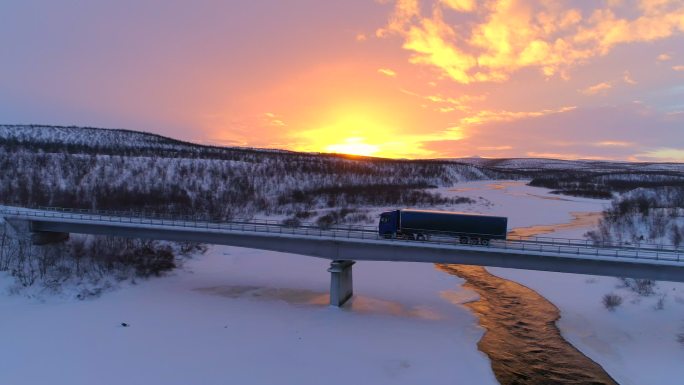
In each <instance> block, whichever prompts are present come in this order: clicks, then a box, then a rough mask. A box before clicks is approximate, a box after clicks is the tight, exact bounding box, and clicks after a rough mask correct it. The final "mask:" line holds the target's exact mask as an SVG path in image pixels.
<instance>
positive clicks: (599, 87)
mask: <svg viewBox="0 0 684 385" xmlns="http://www.w3.org/2000/svg"><path fill="white" fill-rule="evenodd" d="M611 88H613V85H612V84H610V83H608V82H602V83H598V84H594V85H593V86H589V87H587V88H585V89H582V90H580V92H581V93H583V94H586V95H596V94H598V93H600V92H605V91H608V90H609V89H611Z"/></svg>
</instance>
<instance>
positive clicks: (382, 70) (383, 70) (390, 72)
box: [378, 68, 397, 78]
mask: <svg viewBox="0 0 684 385" xmlns="http://www.w3.org/2000/svg"><path fill="white" fill-rule="evenodd" d="M378 73H381V74H383V75H385V76H389V77H391V78H393V77H396V76H397V73H396V72H394V71H393V70H391V69H389V68H378Z"/></svg>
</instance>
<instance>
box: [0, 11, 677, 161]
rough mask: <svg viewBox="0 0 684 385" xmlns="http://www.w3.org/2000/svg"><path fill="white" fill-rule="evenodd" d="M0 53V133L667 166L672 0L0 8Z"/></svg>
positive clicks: (672, 129) (672, 107)
mask: <svg viewBox="0 0 684 385" xmlns="http://www.w3.org/2000/svg"><path fill="white" fill-rule="evenodd" d="M0 57H1V60H0V117H1V118H2V119H0V120H1V121H0V123H38V124H56V125H87V126H99V127H109V128H127V129H138V130H143V131H151V132H155V133H159V134H163V135H167V136H172V137H175V138H179V139H184V140H191V141H195V142H201V143H210V144H221V145H231V146H232V145H237V146H251V147H270V148H284V149H291V150H301V151H315V152H341V153H352V154H362V155H373V156H381V157H400V158H438V157H439V158H447V157H465V156H474V155H477V156H483V157H513V156H517V157H557V158H567V159H575V158H587V159H618V160H638V161H653V160H656V161H672V160H674V161H682V160H684V1H681V0H631V1H629V0H604V1H599V0H596V1H589V0H586V1H562V0H539V1H531V0H529V1H528V0H517V1H516V0H487V1H474V0H399V1H390V0H375V1H374V0H345V1H322V0H317V1H313V0H290V1H283V0H255V1H210V0H201V1H192V2H190V1H180V0H169V1H146V0H142V1H137V0H136V1H133V0H122V1H112V2H100V1H88V2H83V1H68V0H67V1H59V2H56V1H47V0H46V1H21V2H19V1H17V2H2V4H0Z"/></svg>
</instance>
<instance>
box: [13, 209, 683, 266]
mask: <svg viewBox="0 0 684 385" xmlns="http://www.w3.org/2000/svg"><path fill="white" fill-rule="evenodd" d="M0 213H2V214H5V215H14V216H25V217H34V218H35V217H39V218H61V219H72V220H73V219H77V220H82V221H104V222H117V223H132V224H140V225H161V226H174V227H191V228H198V229H211V230H227V231H243V232H244V231H253V232H267V233H280V234H292V235H307V236H321V237H332V238H350V239H352V238H353V239H367V240H382V241H391V242H415V241H412V240H407V239H389V238H385V237H382V236H380V235H379V234H378V231H377V228H376V227H374V226H373V227H371V226H348V227H330V228H323V227H320V226H317V225H315V224H312V223H308V224H302V225H301V226H286V225H284V224H283V223H282V221H277V220H267V219H257V220H255V219H234V220H230V221H211V220H206V219H199V218H196V217H193V216H175V217H174V216H170V215H168V214H166V215H157V216H155V215H154V214H150V213H142V212H137V213H132V212H113V211H103V210H87V209H65V208H56V207H49V208H40V209H25V208H14V207H7V206H0ZM421 242H424V243H432V244H442V245H453V246H460V247H487V248H500V249H510V250H521V251H530V252H546V253H557V254H563V255H568V254H572V255H575V256H577V257H585V258H586V257H592V256H595V257H614V258H633V259H648V260H667V261H676V262H684V250H682V249H679V248H673V249H670V250H668V249H663V248H659V247H641V246H642V245H630V246H628V247H624V246H622V247H617V246H615V245H614V244H609V243H606V244H604V245H598V246H597V245H595V244H594V243H593V242H591V241H585V240H577V239H562V238H551V237H535V238H534V239H530V238H529V237H527V238H526V239H507V240H492V241H491V242H490V243H489V244H488V245H486V246H483V245H460V244H459V243H458V241H457V240H455V239H454V237H452V236H449V234H444V235H443V236H433V237H431V238H430V239H429V240H425V241H421Z"/></svg>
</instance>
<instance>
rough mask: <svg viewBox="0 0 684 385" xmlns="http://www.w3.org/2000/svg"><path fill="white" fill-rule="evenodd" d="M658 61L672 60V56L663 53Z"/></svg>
mask: <svg viewBox="0 0 684 385" xmlns="http://www.w3.org/2000/svg"><path fill="white" fill-rule="evenodd" d="M656 59H657V60H658V61H668V60H672V56H670V55H668V54H666V53H661V54H660V55H658V57H657V58H656Z"/></svg>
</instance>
